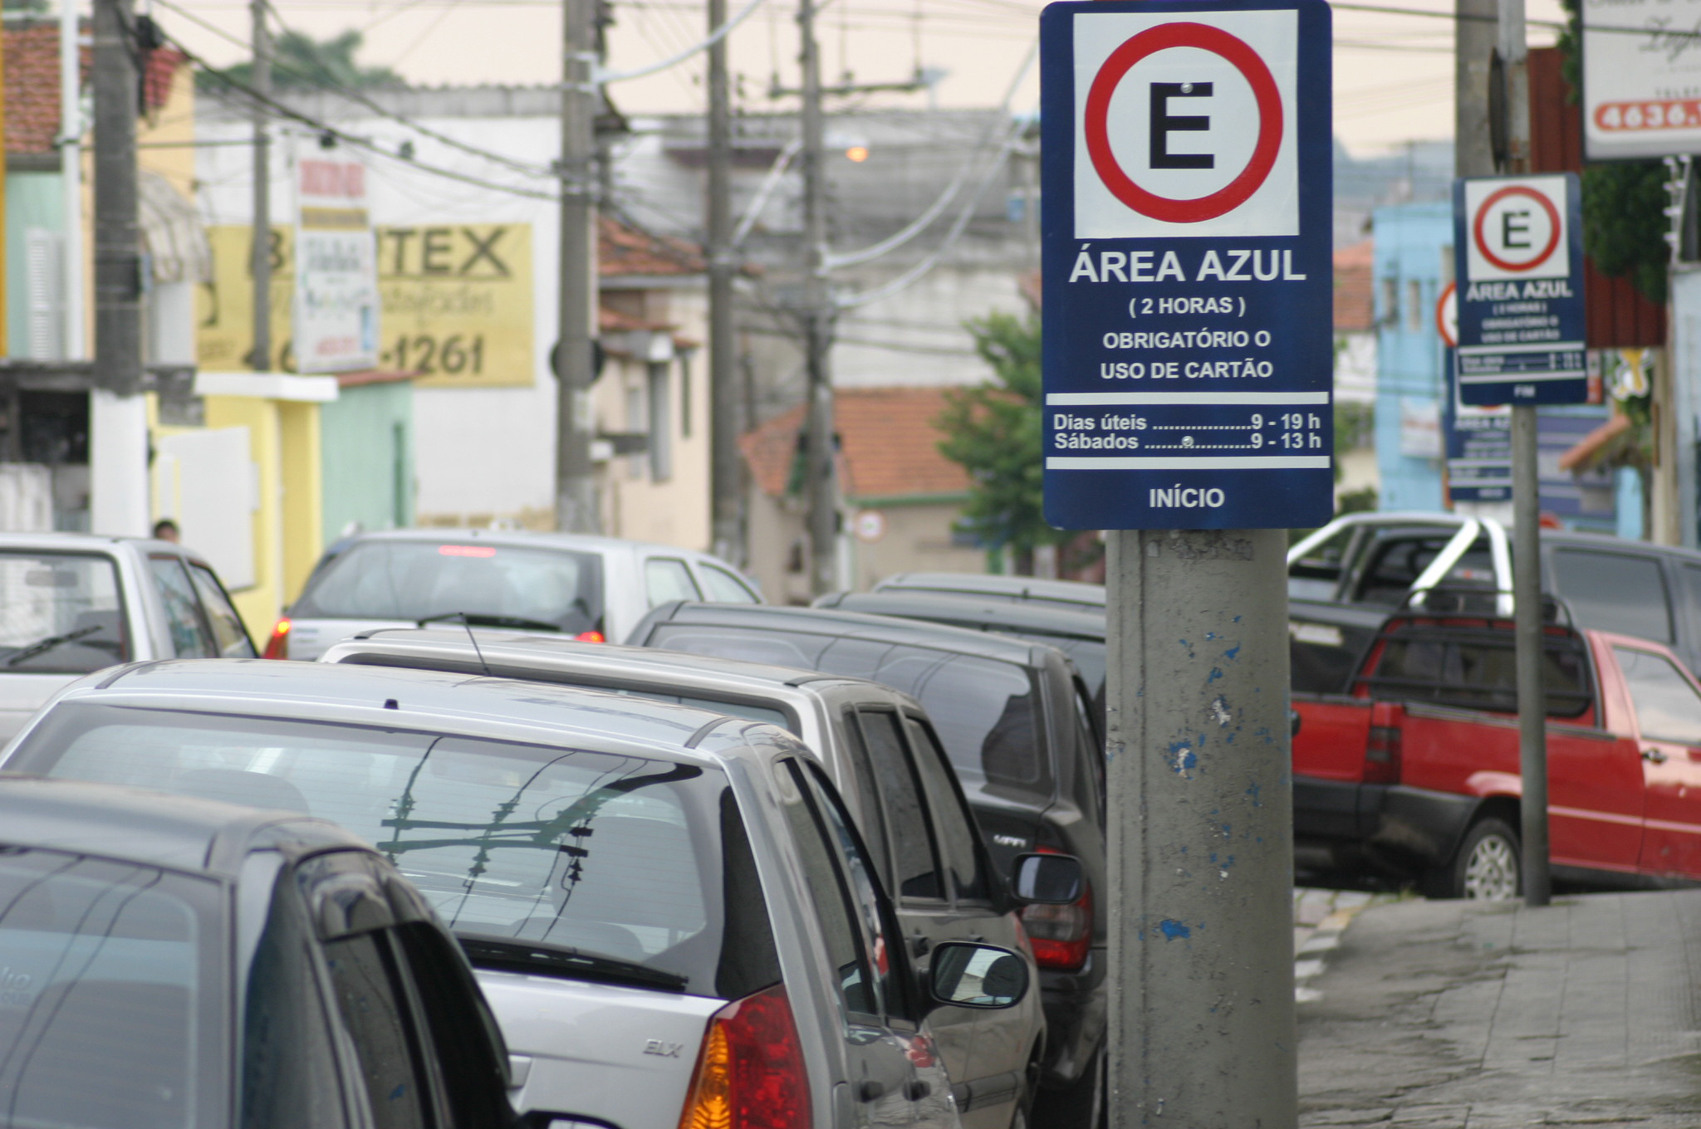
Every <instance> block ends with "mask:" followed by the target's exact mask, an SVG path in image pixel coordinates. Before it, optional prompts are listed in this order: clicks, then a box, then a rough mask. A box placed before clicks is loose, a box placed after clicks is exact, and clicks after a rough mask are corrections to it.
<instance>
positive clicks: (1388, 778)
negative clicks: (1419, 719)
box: [1364, 725, 1400, 784]
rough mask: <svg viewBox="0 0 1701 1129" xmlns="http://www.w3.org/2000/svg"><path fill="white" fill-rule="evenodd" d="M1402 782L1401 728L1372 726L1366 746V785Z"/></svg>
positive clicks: (1396, 726)
mask: <svg viewBox="0 0 1701 1129" xmlns="http://www.w3.org/2000/svg"><path fill="white" fill-rule="evenodd" d="M1399 780H1400V727H1399V726H1398V725H1372V726H1371V727H1370V740H1369V741H1367V742H1366V743H1365V746H1364V781H1365V783H1366V784H1396V783H1398V782H1399Z"/></svg>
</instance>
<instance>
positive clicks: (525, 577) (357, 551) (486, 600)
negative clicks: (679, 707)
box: [264, 529, 762, 660]
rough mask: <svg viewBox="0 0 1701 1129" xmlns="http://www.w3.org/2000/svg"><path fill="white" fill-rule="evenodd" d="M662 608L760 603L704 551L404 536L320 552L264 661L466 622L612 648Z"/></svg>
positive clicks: (573, 540)
mask: <svg viewBox="0 0 1701 1129" xmlns="http://www.w3.org/2000/svg"><path fill="white" fill-rule="evenodd" d="M669 600H706V601H708V602H710V603H733V604H759V603H761V602H762V594H761V591H760V590H759V589H758V588H757V587H756V586H755V584H754V582H752V581H750V580H748V579H747V578H745V577H743V576H741V575H740V574H739V573H738V571H737V570H736V569H735V568H733V566H731V565H730V564H728V563H727V562H725V561H723V560H720V559H719V558H716V557H712V556H710V555H709V554H707V553H698V552H693V551H691V550H689V549H679V548H675V547H673V546H671V545H653V544H649V543H647V542H643V541H625V540H621V539H619V538H615V537H591V536H581V535H577V534H567V533H528V532H490V531H485V530H465V529H455V530H449V529H401V530H393V531H390V532H384V533H363V534H360V535H359V536H356V537H350V538H348V539H346V540H344V541H339V542H338V543H337V544H335V545H333V546H332V547H331V548H330V549H329V550H327V551H326V553H325V555H324V557H323V558H321V559H320V561H319V564H318V565H317V566H316V567H315V568H314V570H313V575H311V576H309V577H308V578H307V584H306V586H305V587H304V588H303V589H302V592H301V596H300V597H299V598H298V599H297V600H296V601H295V603H294V604H292V605H291V606H290V608H289V610H288V611H287V612H286V613H285V614H284V616H283V618H282V619H280V620H278V622H277V625H276V626H275V627H273V629H272V635H271V638H270V639H269V640H268V641H267V643H266V650H265V656H264V657H266V658H269V659H308V660H313V659H317V658H318V657H319V656H320V655H321V654H323V653H324V652H325V649H326V648H327V647H329V646H330V645H331V644H333V643H336V642H338V641H339V640H342V639H346V638H348V637H349V636H350V635H353V634H354V633H355V632H357V631H365V630H367V629H369V628H375V627H415V626H424V625H425V624H427V623H433V622H441V623H466V624H467V625H468V626H473V627H481V626H482V627H511V628H516V629H519V630H523V631H553V632H560V633H561V634H564V635H567V636H569V637H572V638H577V639H584V640H587V641H590V642H598V643H600V642H603V641H605V640H614V641H620V640H623V639H624V638H625V637H626V635H627V633H628V632H630V631H631V630H632V628H633V627H635V626H637V623H638V621H639V620H640V619H642V618H643V617H644V613H646V612H648V611H649V610H650V609H651V608H653V607H655V606H656V605H658V604H663V603H666V602H667V601H669Z"/></svg>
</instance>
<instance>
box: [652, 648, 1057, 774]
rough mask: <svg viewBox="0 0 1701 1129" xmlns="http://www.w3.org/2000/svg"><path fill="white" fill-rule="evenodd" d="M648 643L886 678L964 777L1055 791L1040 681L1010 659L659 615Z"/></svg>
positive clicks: (869, 677) (779, 663) (778, 663)
mask: <svg viewBox="0 0 1701 1129" xmlns="http://www.w3.org/2000/svg"><path fill="white" fill-rule="evenodd" d="M646 644H647V645H648V646H652V647H668V648H671V649H673V650H676V651H689V652H692V653H694V654H700V655H721V656H724V657H726V658H734V659H750V660H752V661H755V662H765V663H773V664H775V665H778V666H796V667H803V668H804V669H806V670H821V671H827V672H829V673H832V674H848V675H852V676H855V677H858V678H868V679H871V680H873V681H875V682H880V683H884V684H885V685H887V686H890V687H892V688H893V689H894V690H902V691H903V692H904V693H906V694H909V695H910V696H911V697H913V698H915V699H917V700H918V701H920V702H921V704H922V705H923V706H924V707H925V708H926V709H927V715H928V716H929V717H930V718H932V719H933V724H934V727H935V728H936V729H937V730H938V732H939V738H940V740H941V741H942V742H943V743H944V745H945V751H946V752H947V753H948V754H949V755H950V757H951V764H952V766H953V767H955V768H956V770H957V773H958V775H959V776H960V777H962V779H963V780H964V782H965V783H972V784H975V785H980V784H988V785H992V786H994V787H998V788H1004V789H1008V790H1011V791H1017V792H1021V793H1025V794H1028V795H1039V796H1044V797H1049V796H1050V795H1051V792H1052V780H1051V766H1050V763H1049V761H1048V760H1047V756H1046V751H1045V749H1044V748H1043V747H1042V746H1041V744H1040V736H1039V732H1038V718H1039V717H1040V716H1042V715H1041V709H1040V705H1039V702H1038V690H1037V688H1036V685H1035V682H1034V680H1033V678H1032V677H1031V676H1030V675H1029V673H1028V671H1027V670H1026V669H1024V668H1022V667H1019V666H1016V665H1015V664H1013V663H1006V662H1000V661H998V660H995V659H986V658H981V657H979V656H977V655H959V654H953V653H951V652H948V651H936V650H934V649H932V648H930V647H916V646H905V645H892V644H888V643H878V642H875V641H872V640H866V639H845V638H843V637H840V636H836V635H815V634H807V633H804V632H791V631H765V630H752V629H746V628H738V627H696V626H692V625H690V624H670V623H662V624H658V625H657V626H656V628H655V630H654V632H652V634H651V635H650V637H649V639H648V640H646Z"/></svg>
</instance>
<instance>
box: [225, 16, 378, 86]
mask: <svg viewBox="0 0 1701 1129" xmlns="http://www.w3.org/2000/svg"><path fill="white" fill-rule="evenodd" d="M364 42H365V38H364V37H363V36H362V35H361V34H360V32H358V31H353V30H350V31H345V32H343V33H342V34H341V35H339V36H337V37H336V38H334V39H326V40H323V41H321V40H316V39H314V38H313V37H312V36H309V35H303V34H301V33H300V32H298V31H286V32H284V33H283V34H282V35H280V36H278V38H277V41H276V42H275V43H274V44H273V47H274V53H273V55H272V87H273V88H274V89H276V90H323V89H328V88H333V87H343V88H345V89H362V88H370V87H374V86H402V85H405V83H404V81H403V79H402V77H401V76H400V75H398V74H397V73H396V72H395V71H393V70H391V69H390V68H389V67H363V66H361V65H360V64H359V63H357V62H355V61H354V56H355V53H356V52H358V51H359V50H360V48H361V45H362V43H364ZM220 73H222V74H224V75H226V76H228V77H229V78H231V79H233V80H234V81H236V82H239V83H242V84H244V85H247V84H249V83H251V82H252V81H253V79H254V64H253V63H237V64H236V65H235V66H231V67H226V68H224V70H223V71H222V72H220ZM195 85H196V87H197V89H200V90H209V91H214V92H217V91H219V90H222V89H224V88H225V87H226V85H227V84H226V83H225V82H223V81H222V80H221V79H220V78H219V75H217V74H209V73H207V72H206V71H202V72H200V73H198V74H197V75H196V76H195Z"/></svg>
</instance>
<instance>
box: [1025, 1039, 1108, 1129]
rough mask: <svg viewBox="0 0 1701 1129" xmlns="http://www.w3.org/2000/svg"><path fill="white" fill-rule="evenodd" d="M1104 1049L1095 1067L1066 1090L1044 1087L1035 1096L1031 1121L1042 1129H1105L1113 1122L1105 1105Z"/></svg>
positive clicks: (1106, 1103) (1094, 1063)
mask: <svg viewBox="0 0 1701 1129" xmlns="http://www.w3.org/2000/svg"><path fill="white" fill-rule="evenodd" d="M1105 1053H1106V1052H1105V1048H1103V1047H1100V1048H1099V1052H1098V1054H1096V1055H1094V1056H1093V1061H1092V1065H1091V1066H1089V1067H1087V1069H1086V1070H1084V1071H1082V1072H1081V1077H1079V1078H1077V1079H1076V1080H1075V1081H1073V1082H1071V1083H1070V1084H1069V1085H1067V1086H1042V1087H1041V1088H1040V1091H1039V1093H1037V1094H1035V1095H1034V1104H1033V1111H1032V1113H1031V1114H1030V1115H1029V1118H1028V1121H1029V1123H1030V1124H1032V1125H1037V1126H1041V1127H1042V1129H1106V1126H1107V1125H1108V1124H1109V1121H1110V1109H1109V1103H1108V1102H1106V1101H1105V1085H1106V1082H1107V1079H1106V1077H1105Z"/></svg>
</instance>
